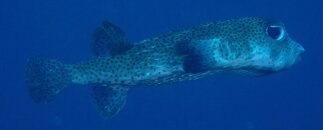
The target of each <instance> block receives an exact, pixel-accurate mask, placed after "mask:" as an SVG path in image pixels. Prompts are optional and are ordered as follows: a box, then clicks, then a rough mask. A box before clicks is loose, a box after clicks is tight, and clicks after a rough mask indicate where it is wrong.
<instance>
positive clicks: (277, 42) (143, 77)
mask: <svg viewBox="0 0 323 130" xmlns="http://www.w3.org/2000/svg"><path fill="white" fill-rule="evenodd" d="M91 50H92V51H93V53H94V55H95V56H96V57H95V59H91V60H88V61H83V62H79V63H74V64H63V63H62V62H60V61H58V60H54V59H47V58H43V57H41V58H40V57H36V58H30V59H29V60H28V63H27V70H26V76H27V78H26V86H27V87H28V89H29V91H30V94H31V97H32V99H33V100H34V101H35V102H45V103H46V102H49V101H51V100H52V99H53V98H54V97H55V96H56V95H57V94H59V93H60V92H61V91H62V90H63V89H64V88H65V87H67V86H68V85H70V84H82V85H89V86H91V87H92V91H93V92H92V95H93V99H94V100H93V101H94V104H95V106H96V108H97V110H98V112H99V113H100V114H101V115H102V116H103V117H106V118H112V117H114V116H115V115H117V114H118V112H119V111H120V110H121V109H122V108H123V107H124V105H125V103H126V99H127V95H128V93H129V91H130V90H131V89H133V88H135V87H136V86H158V85H160V84H168V83H174V82H183V81H188V80H196V79H200V78H203V77H206V76H212V75H220V74H224V73H225V74H228V73H230V74H241V75H266V74H271V73H275V72H280V71H282V70H285V69H288V68H290V67H291V66H292V65H294V64H296V63H297V62H298V61H299V60H300V55H301V54H302V53H303V52H304V48H303V47H302V46H301V45H300V44H299V43H297V42H295V41H294V40H292V39H291V38H290V37H289V36H288V34H287V32H286V30H285V26H284V25H283V23H282V22H280V21H277V20H273V19H265V18H258V17H247V18H240V19H232V20H225V21H215V22H209V23H204V24H200V25H196V26H191V27H188V28H184V29H180V30H176V31H170V32H167V33H164V34H161V35H159V36H156V37H152V38H148V39H145V40H142V41H140V42H138V43H130V42H129V41H128V39H127V38H126V37H125V35H124V32H123V31H122V30H121V28H119V27H118V26H116V25H115V24H112V23H110V22H108V21H104V22H103V23H102V25H101V26H100V27H98V28H97V29H96V30H95V31H94V33H93V39H92V43H91Z"/></svg>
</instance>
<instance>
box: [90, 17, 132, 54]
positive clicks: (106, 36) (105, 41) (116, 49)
mask: <svg viewBox="0 0 323 130" xmlns="http://www.w3.org/2000/svg"><path fill="white" fill-rule="evenodd" d="M132 46H133V45H132V44H130V43H129V42H128V40H127V38H126V37H125V35H124V33H123V31H122V30H121V29H120V28H119V27H118V26H116V25H114V24H112V23H110V22H109V21H104V22H102V25H101V26H99V27H98V28H96V29H95V31H94V33H93V39H92V43H91V50H92V52H93V54H94V55H95V56H115V55H119V54H122V53H124V52H125V51H127V50H129V49H130V48H132Z"/></svg>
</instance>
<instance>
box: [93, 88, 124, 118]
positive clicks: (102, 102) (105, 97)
mask: <svg viewBox="0 0 323 130" xmlns="http://www.w3.org/2000/svg"><path fill="white" fill-rule="evenodd" d="M128 91H129V87H125V86H102V85H101V86H99V85H97V86H93V98H94V103H95V105H96V108H97V110H98V112H99V113H100V114H101V115H102V116H103V117H105V118H108V119H111V118H113V117H114V116H115V115H117V114H118V113H119V111H120V110H121V109H122V108H123V107H124V105H125V104H126V100H127V95H128Z"/></svg>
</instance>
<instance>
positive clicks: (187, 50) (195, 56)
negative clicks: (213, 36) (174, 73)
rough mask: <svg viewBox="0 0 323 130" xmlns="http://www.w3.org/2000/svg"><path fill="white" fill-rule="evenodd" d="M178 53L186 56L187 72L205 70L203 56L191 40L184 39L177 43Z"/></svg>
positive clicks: (184, 62) (185, 65)
mask: <svg viewBox="0 0 323 130" xmlns="http://www.w3.org/2000/svg"><path fill="white" fill-rule="evenodd" d="M176 51H177V54H179V55H182V56H183V57H184V59H183V60H184V61H183V69H184V71H185V72H187V73H200V72H203V71H205V67H204V65H203V56H202V55H201V54H199V53H198V52H197V50H196V47H195V46H192V45H191V43H190V42H187V41H184V42H180V43H178V44H177V48H176Z"/></svg>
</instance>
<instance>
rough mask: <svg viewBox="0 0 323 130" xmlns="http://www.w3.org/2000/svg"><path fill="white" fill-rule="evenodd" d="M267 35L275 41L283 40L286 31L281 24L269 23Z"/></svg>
mask: <svg viewBox="0 0 323 130" xmlns="http://www.w3.org/2000/svg"><path fill="white" fill-rule="evenodd" d="M266 32H267V34H268V36H270V37H271V38H272V39H274V40H276V41H281V40H284V38H285V35H286V32H285V29H284V27H283V26H281V25H269V26H268V27H267V30H266Z"/></svg>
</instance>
